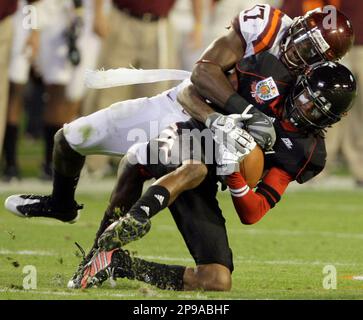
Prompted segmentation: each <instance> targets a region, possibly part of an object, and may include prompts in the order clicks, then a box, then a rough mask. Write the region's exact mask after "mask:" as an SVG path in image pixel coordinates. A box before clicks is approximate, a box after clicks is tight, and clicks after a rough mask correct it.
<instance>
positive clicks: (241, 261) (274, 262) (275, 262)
mask: <svg viewBox="0 0 363 320" xmlns="http://www.w3.org/2000/svg"><path fill="white" fill-rule="evenodd" d="M139 258H142V259H147V260H159V261H170V262H186V263H190V262H194V260H193V259H192V258H176V257H168V256H139ZM234 261H235V262H236V263H238V264H244V263H248V264H270V265H296V266H299V265H310V266H314V265H324V266H325V265H329V264H331V265H336V266H349V267H354V266H362V265H363V262H362V263H355V262H352V263H351V262H331V261H330V262H324V261H303V260H257V259H244V258H241V257H239V258H238V257H237V258H235V259H234Z"/></svg>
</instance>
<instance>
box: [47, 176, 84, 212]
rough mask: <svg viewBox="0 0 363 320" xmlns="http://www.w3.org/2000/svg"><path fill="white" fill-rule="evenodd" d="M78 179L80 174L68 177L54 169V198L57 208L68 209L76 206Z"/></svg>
mask: <svg viewBox="0 0 363 320" xmlns="http://www.w3.org/2000/svg"><path fill="white" fill-rule="evenodd" d="M78 180H79V176H76V177H66V176H64V175H62V174H60V173H59V172H57V171H55V170H54V173H53V193H52V200H53V204H54V206H55V207H56V208H57V209H59V210H68V209H72V208H73V207H74V204H75V200H74V195H75V192H76V188H77V184H78Z"/></svg>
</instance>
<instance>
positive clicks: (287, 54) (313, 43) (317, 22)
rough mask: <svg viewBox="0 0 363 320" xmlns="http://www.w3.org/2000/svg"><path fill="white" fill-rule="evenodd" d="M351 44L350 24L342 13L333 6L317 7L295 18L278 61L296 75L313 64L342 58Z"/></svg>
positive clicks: (351, 32)
mask: <svg viewBox="0 0 363 320" xmlns="http://www.w3.org/2000/svg"><path fill="white" fill-rule="evenodd" d="M331 15H335V19H334V21H333V20H332V18H331ZM333 22H334V24H335V25H334V24H333ZM353 42H354V32H353V27H352V24H351V23H350V21H349V19H348V18H347V17H346V16H345V15H344V14H343V13H341V12H340V11H339V10H338V9H336V8H335V7H334V6H329V7H324V8H318V9H315V10H312V11H309V12H307V13H306V14H305V15H304V16H301V17H297V18H295V20H294V22H293V23H292V25H291V27H290V28H289V30H288V31H287V35H286V38H285V39H284V40H283V42H282V47H281V59H282V61H283V62H284V63H285V65H286V66H287V67H288V68H289V69H290V70H292V71H296V72H299V71H300V70H303V69H306V68H307V67H309V66H311V65H313V64H315V63H319V62H324V61H337V60H339V59H341V58H342V57H343V56H344V55H345V54H346V53H347V52H348V50H349V49H350V47H351V46H352V45H353Z"/></svg>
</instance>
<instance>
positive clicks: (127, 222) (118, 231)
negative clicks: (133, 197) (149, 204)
mask: <svg viewBox="0 0 363 320" xmlns="http://www.w3.org/2000/svg"><path fill="white" fill-rule="evenodd" d="M150 228H151V222H150V220H147V222H146V223H140V222H139V221H137V220H136V219H134V218H132V217H130V216H125V217H123V218H121V219H120V220H118V221H116V222H114V223H113V224H111V225H110V226H109V227H108V228H107V229H106V230H105V232H104V233H103V234H102V235H101V236H100V238H99V240H98V246H99V248H102V249H103V250H106V251H110V250H113V249H117V248H121V247H123V246H125V245H126V244H128V243H130V242H132V241H135V240H138V239H140V238H142V237H143V236H144V235H145V234H146V233H148V232H149V230H150Z"/></svg>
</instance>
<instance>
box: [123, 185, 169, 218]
mask: <svg viewBox="0 0 363 320" xmlns="http://www.w3.org/2000/svg"><path fill="white" fill-rule="evenodd" d="M169 199H170V193H169V191H168V190H167V189H166V188H164V187H162V186H159V185H154V186H151V187H150V188H149V189H147V191H146V192H145V193H144V194H143V195H142V196H141V198H140V199H139V200H138V201H137V202H136V203H135V204H134V205H133V206H132V208H131V209H130V211H129V213H130V215H131V216H133V217H134V218H136V219H138V220H141V221H142V220H145V219H150V218H151V217H153V216H154V215H156V214H157V213H158V212H160V211H161V210H163V209H164V208H166V207H167V206H168V203H169Z"/></svg>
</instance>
